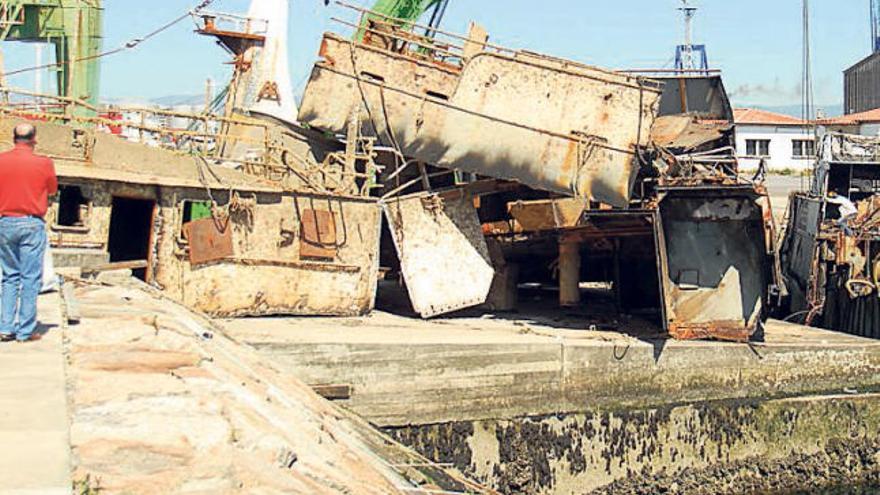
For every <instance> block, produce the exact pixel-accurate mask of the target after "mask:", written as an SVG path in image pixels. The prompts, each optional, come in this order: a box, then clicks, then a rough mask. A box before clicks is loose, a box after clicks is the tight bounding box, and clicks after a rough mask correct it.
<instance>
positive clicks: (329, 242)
mask: <svg viewBox="0 0 880 495" xmlns="http://www.w3.org/2000/svg"><path fill="white" fill-rule="evenodd" d="M300 223H301V225H300V228H301V229H302V235H301V236H300V243H299V255H300V257H302V258H325V259H326V258H329V259H332V258H335V257H336V251H337V247H336V220H335V219H334V218H333V213H332V212H330V211H326V210H312V209H304V210H302V213H301V215H300Z"/></svg>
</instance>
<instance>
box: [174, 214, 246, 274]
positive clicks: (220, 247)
mask: <svg viewBox="0 0 880 495" xmlns="http://www.w3.org/2000/svg"><path fill="white" fill-rule="evenodd" d="M184 233H185V235H186V239H187V241H188V242H189V262H190V263H192V264H193V265H200V264H203V263H208V262H211V261H216V260H222V259H224V258H227V257H230V256H232V255H233V254H235V250H234V249H233V246H232V226H231V225H230V224H229V222H228V221H226V222H223V221H221V220H218V219H216V218H213V217H212V218H203V219H201V220H194V221H192V222H189V223H187V224H186V225H185V226H184Z"/></svg>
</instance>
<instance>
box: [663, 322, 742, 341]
mask: <svg viewBox="0 0 880 495" xmlns="http://www.w3.org/2000/svg"><path fill="white" fill-rule="evenodd" d="M752 334H754V329H749V328H747V327H744V326H742V322H716V323H712V324H697V325H688V324H676V325H670V326H669V335H671V336H672V338H674V339H677V340H700V339H718V340H725V341H729V342H748V341H749V339H750V338H751V337H752Z"/></svg>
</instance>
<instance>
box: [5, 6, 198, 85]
mask: <svg viewBox="0 0 880 495" xmlns="http://www.w3.org/2000/svg"><path fill="white" fill-rule="evenodd" d="M212 3H214V0H203V1H202V2H201V3H199V4H198V5H196V6H195V7H193V8H192V9H190V10H188V11H186V13H185V14H182V15H180V16H179V17H177V18H175V19H174V20H172V21H170V22H168V23H166V24H163V25H162V26H160V27H159V28H157V29H154V30H153V31H150V32H149V33H147V34H145V35H144V36H142V37H140V38H133V39H131V40H129V41H127V42H126V43H125V44H123V45H122V46H119V47H117V48H113V49H112V50H107V51H104V52H101V53H98V54H96V55H90V56H88V57H80V58H77V59H72V60H64V61H61V62H54V63H50V64H43V65H35V66H32V67H25V68H23V69H16V70H13V71H9V72H6V73H4V74H3V75H4V76H6V77H8V76H14V75H17V74H24V73H26V72H33V71H37V70H42V69H51V68H54V67H61V66H63V65H70V64H73V63H78V62H87V61H89V60H95V59H99V58H103V57H108V56H110V55H115V54H117V53H121V52H124V51H127V50H131V49H133V48H136V47H137V46H138V45H140V44H141V43H143V42H144V41H147V40H149V39H150V38H153V37H155V36H157V35H159V34H161V33H162V32H164V31H167V30H168V29H170V28H171V27H173V26H175V25H177V24H178V23H180V22H181V21H183V20H184V19H186V18H187V17H189V16H190V15H192V14H193V13H195V12H198V11H200V10H202V9H204V8H205V7H208V6H209V5H211V4H212Z"/></svg>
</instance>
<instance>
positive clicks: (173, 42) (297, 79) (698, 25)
mask: <svg viewBox="0 0 880 495" xmlns="http://www.w3.org/2000/svg"><path fill="white" fill-rule="evenodd" d="M351 1H352V3H357V4H367V3H371V2H369V1H368V0H351ZM194 3H196V2H195V0H192V1H188V0H153V1H151V2H135V1H132V0H105V2H104V6H105V9H106V10H105V37H106V39H105V48H113V47H116V46H119V45H121V44H123V43H124V42H125V41H127V40H129V39H131V38H133V37H136V36H140V35H142V34H144V33H146V32H148V31H151V30H152V29H154V28H155V27H157V26H158V25H160V24H163V23H165V22H167V21H168V20H170V19H173V18H174V17H176V16H177V15H179V14H180V13H182V12H184V11H186V10H187V9H188V8H189V7H190V6H191V5H192V4H194ZM678 3H679V2H678V0H615V1H598V0H578V1H575V0H541V1H535V0H452V2H451V4H450V7H449V10H448V12H447V16H446V19H445V20H444V28H445V29H447V30H452V31H458V32H464V31H466V29H467V25H468V21H470V20H475V21H477V22H478V23H480V24H482V25H483V26H485V27H486V28H487V29H488V31H489V33H490V36H491V40H492V41H494V42H496V43H500V44H504V45H507V46H510V47H513V48H526V49H529V50H533V51H540V52H544V53H549V54H552V55H556V56H560V57H566V58H571V59H575V60H578V61H582V62H585V63H589V64H593V65H599V66H603V67H608V68H627V67H640V68H641V67H658V66H664V65H668V64H670V63H671V57H672V53H673V51H674V46H675V45H676V44H677V43H679V42H680V39H681V38H682V27H681V21H680V13H679V12H678V11H677V10H676V8H677V6H678ZM248 4H249V1H248V0H216V1H215V4H214V5H213V6H212V9H214V10H221V11H225V12H244V11H246V10H247V6H248ZM696 4H697V5H698V6H699V7H700V11H699V12H698V14H697V17H696V20H695V24H694V38H695V42H698V43H705V44H706V45H707V47H708V53H709V61H710V65H711V66H713V67H717V68H720V69H722V70H723V71H724V77H725V84H726V86H727V89H728V92H730V93H731V95H732V98H733V100H734V103H735V104H737V105H765V106H767V105H792V104H798V103H799V102H800V94H799V82H800V79H801V36H802V34H801V15H800V12H801V0H697V2H696ZM811 4H812V26H813V74H814V90H815V100H816V103H817V105H818V106H820V107H821V106H831V105H834V104H839V103H840V102H841V100H842V99H843V94H842V93H843V76H842V71H843V69H845V68H846V67H848V66H849V65H851V64H852V63H854V62H856V61H858V60H859V59H861V58H863V57H864V56H866V55H868V53H869V48H870V41H869V31H870V26H869V22H868V0H812V2H811ZM291 11H292V19H291V38H290V43H291V46H290V50H291V70H292V73H293V81H294V84H295V85H298V88H297V90H298V91H301V88H302V85H303V84H304V82H305V79H306V77H307V75H308V73H309V70H310V67H311V65H312V63H313V62H314V61H315V59H316V56H317V55H316V54H317V49H318V44H319V41H320V36H321V33H322V32H323V31H325V30H328V29H331V28H333V26H334V24H333V23H331V22H330V21H329V18H330V17H331V16H333V15H335V16H339V17H350V14H349V13H348V12H347V11H346V10H344V9H340V8H339V7H331V8H327V7H324V3H323V0H291ZM192 30H193V23H192V22H191V21H189V20H187V21H185V22H183V23H181V24H179V25H177V26H176V27H175V28H173V29H172V30H170V31H167V32H166V33H163V34H162V35H161V36H160V37H158V38H155V39H153V40H151V41H150V42H148V43H145V44H143V45H142V46H139V47H138V48H137V49H135V50H133V51H130V52H127V53H123V54H120V55H115V56H113V57H110V58H106V59H105V62H104V65H103V67H102V77H101V81H102V95H103V96H106V97H114V98H119V97H145V98H153V97H159V96H166V95H180V94H195V93H199V92H202V91H203V89H204V86H205V79H206V78H207V77H212V78H214V79H215V80H218V81H225V80H226V79H227V78H228V75H229V66H228V65H223V63H224V62H226V61H228V56H227V55H226V54H225V53H224V52H223V51H222V49H220V48H219V47H217V46H215V45H214V44H213V42H212V40H210V39H208V38H203V37H199V36H197V35H195V34H194V33H193V32H192ZM4 50H5V53H6V61H5V64H6V68H7V69H8V70H14V69H16V68H20V67H26V66H30V65H33V61H34V50H33V48H31V47H28V46H27V45H23V44H18V45H10V44H7V45H5V46H4ZM48 53H49V52H47V55H45V57H46V59H47V60H49V57H51V55H49V54H48ZM32 81H33V79H32V76H30V75H27V76H19V77H15V78H13V79H12V80H11V83H12V84H14V85H20V86H30V85H32V84H33V82H32Z"/></svg>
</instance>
